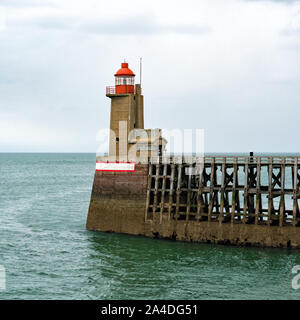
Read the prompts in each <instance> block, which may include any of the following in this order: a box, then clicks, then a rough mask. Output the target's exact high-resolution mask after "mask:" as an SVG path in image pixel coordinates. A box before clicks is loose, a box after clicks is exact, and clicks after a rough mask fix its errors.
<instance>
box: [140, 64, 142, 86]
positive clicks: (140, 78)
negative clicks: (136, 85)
mask: <svg viewBox="0 0 300 320" xmlns="http://www.w3.org/2000/svg"><path fill="white" fill-rule="evenodd" d="M140 86H141V87H142V58H140Z"/></svg>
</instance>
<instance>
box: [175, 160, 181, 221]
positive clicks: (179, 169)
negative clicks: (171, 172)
mask: <svg viewBox="0 0 300 320" xmlns="http://www.w3.org/2000/svg"><path fill="white" fill-rule="evenodd" d="M181 174H182V164H181V163H180V164H179V165H178V181H177V190H176V214H175V219H176V220H177V219H178V212H179V204H180V192H181V191H180V187H181Z"/></svg>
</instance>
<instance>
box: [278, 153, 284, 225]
mask: <svg viewBox="0 0 300 320" xmlns="http://www.w3.org/2000/svg"><path fill="white" fill-rule="evenodd" d="M280 182H281V186H280V187H281V191H280V205H279V226H280V227H282V225H283V220H284V212H285V199H284V186H285V159H284V158H281V178H280Z"/></svg>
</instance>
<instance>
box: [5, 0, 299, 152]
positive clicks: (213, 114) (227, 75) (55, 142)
mask: <svg viewBox="0 0 300 320" xmlns="http://www.w3.org/2000/svg"><path fill="white" fill-rule="evenodd" d="M140 57H142V58H143V78H142V87H143V94H144V99H145V127H147V128H167V129H174V128H181V129H185V128H203V129H204V130H205V151H207V152H248V151H249V150H254V151H257V152H264V151H265V152H300V1H279V0H277V1H275V0H274V1H263V0H260V1H253V0H252V1H251V0H226V1H224V0H207V1H206V0H201V1H199V0H195V1H190V0H186V1H182V0H181V1H174V0H172V1H165V0H164V1H161V0H159V1H156V0H151V1H140V0H139V1H116V0H114V1H100V0H85V1H83V0H81V1H77V0H44V1H43V0H28V1H26V0H0V152H10V151H12V152H23V151H27V152H36V151H41V152H46V151H51V152H72V151H75V152H95V151H96V149H97V146H98V143H97V141H96V135H97V132H98V131H99V130H100V129H103V128H105V127H107V126H108V125H109V109H110V99H109V98H107V97H106V96H105V87H106V86H108V85H113V83H114V77H113V74H114V73H115V72H116V71H117V69H118V68H119V67H120V63H121V62H122V61H123V60H124V58H125V59H126V61H127V62H129V65H130V67H131V68H132V69H133V71H135V73H136V74H138V73H139V69H138V66H139V58H140ZM136 80H137V82H138V81H139V77H137V79H136Z"/></svg>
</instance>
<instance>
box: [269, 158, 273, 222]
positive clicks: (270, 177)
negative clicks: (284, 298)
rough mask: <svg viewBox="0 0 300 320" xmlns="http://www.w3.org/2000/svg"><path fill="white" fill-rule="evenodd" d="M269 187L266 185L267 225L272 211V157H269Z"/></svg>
mask: <svg viewBox="0 0 300 320" xmlns="http://www.w3.org/2000/svg"><path fill="white" fill-rule="evenodd" d="M268 166H269V187H268V225H271V222H272V218H271V215H272V213H273V193H272V189H273V185H272V174H273V157H270V158H269V165H268Z"/></svg>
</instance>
